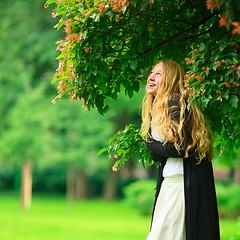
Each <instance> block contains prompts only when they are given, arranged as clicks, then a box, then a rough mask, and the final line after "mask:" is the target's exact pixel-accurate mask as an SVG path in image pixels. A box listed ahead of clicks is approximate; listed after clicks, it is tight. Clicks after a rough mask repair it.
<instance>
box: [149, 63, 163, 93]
mask: <svg viewBox="0 0 240 240" xmlns="http://www.w3.org/2000/svg"><path fill="white" fill-rule="evenodd" d="M162 74H163V63H162V62H160V63H158V64H157V65H156V66H155V67H154V68H153V69H152V71H151V73H150V75H149V77H148V80H147V86H146V92H147V93H148V94H151V95H153V96H156V95H157V91H158V88H159V86H160V85H161V79H162Z"/></svg>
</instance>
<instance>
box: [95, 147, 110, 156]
mask: <svg viewBox="0 0 240 240" xmlns="http://www.w3.org/2000/svg"><path fill="white" fill-rule="evenodd" d="M107 151H108V148H107V147H105V148H103V149H101V150H100V151H99V152H98V153H97V156H98V155H100V154H102V153H104V152H107Z"/></svg>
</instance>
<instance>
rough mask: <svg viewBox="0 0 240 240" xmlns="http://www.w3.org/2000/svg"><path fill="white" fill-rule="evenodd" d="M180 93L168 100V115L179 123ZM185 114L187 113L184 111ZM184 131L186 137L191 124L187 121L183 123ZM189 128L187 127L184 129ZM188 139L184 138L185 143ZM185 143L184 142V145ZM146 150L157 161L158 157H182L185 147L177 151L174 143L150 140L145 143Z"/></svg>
mask: <svg viewBox="0 0 240 240" xmlns="http://www.w3.org/2000/svg"><path fill="white" fill-rule="evenodd" d="M179 100H180V95H179V94H174V95H173V96H172V97H171V98H170V100H169V115H170V118H171V120H172V121H174V122H176V123H179V121H180V104H179ZM186 114H189V113H188V112H186ZM184 125H185V126H184V131H185V137H187V136H188V135H189V134H188V132H189V130H190V128H191V126H190V125H191V124H189V121H187V122H185V124H184ZM186 128H189V129H186ZM188 140H189V139H185V141H184V142H185V143H186V142H187V141H188ZM185 145H186V144H184V146H185ZM147 146H148V151H149V154H150V156H151V158H152V159H153V161H159V159H166V158H183V157H184V156H185V147H182V149H180V150H179V151H178V150H177V149H176V148H175V146H174V143H172V142H169V141H168V142H165V143H162V142H159V141H156V140H154V139H153V140H151V141H150V142H148V143H147Z"/></svg>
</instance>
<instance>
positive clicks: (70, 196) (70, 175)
mask: <svg viewBox="0 0 240 240" xmlns="http://www.w3.org/2000/svg"><path fill="white" fill-rule="evenodd" d="M74 178H75V171H74V167H73V166H72V165H70V166H69V168H68V171H67V184H66V185H67V189H66V191H67V208H68V212H71V211H72V204H73V200H74V190H75V189H74V186H75V184H74Z"/></svg>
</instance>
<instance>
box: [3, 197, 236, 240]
mask: <svg viewBox="0 0 240 240" xmlns="http://www.w3.org/2000/svg"><path fill="white" fill-rule="evenodd" d="M19 205H20V204H19V199H18V196H13V195H0V239H1V240H40V239H41V240H75V239H76V240H77V239H78V240H101V239H102V240H113V239H114V240H144V239H146V237H147V235H148V231H149V226H150V217H149V216H141V215H140V214H139V213H138V212H137V211H136V210H135V209H132V208H131V207H129V206H126V205H125V204H124V203H123V202H120V201H114V202H104V201H101V200H91V201H81V202H74V203H73V205H72V207H71V208H70V207H69V206H67V204H66V201H65V198H63V197H56V196H55V197H51V196H48V197H43V196H41V197H40V196H38V197H33V202H32V208H31V210H28V211H22V210H21V209H20V207H19ZM239 228H240V226H239V225H237V222H236V221H233V220H231V221H230V220H222V221H221V232H222V238H221V239H222V240H230V239H231V236H233V235H236V232H237V231H239ZM236 239H237V238H235V239H234V240H236ZM238 239H239V238H238ZM231 240H233V239H231Z"/></svg>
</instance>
